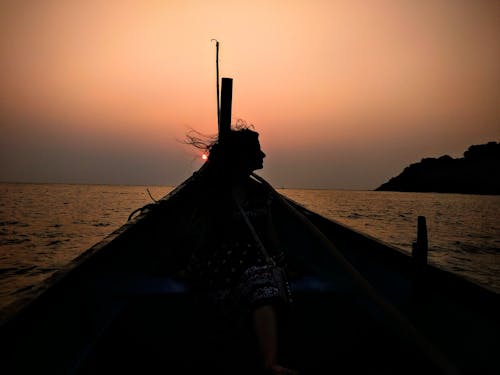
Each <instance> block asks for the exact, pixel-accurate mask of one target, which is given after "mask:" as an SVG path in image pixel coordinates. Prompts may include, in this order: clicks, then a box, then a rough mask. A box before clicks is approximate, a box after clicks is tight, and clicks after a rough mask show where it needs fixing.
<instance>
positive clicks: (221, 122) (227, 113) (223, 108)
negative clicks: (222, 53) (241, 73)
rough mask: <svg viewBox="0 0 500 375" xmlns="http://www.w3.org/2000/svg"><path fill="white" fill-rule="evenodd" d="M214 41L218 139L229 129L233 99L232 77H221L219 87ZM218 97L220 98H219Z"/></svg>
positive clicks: (216, 43) (222, 137)
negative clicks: (220, 86) (220, 87)
mask: <svg viewBox="0 0 500 375" xmlns="http://www.w3.org/2000/svg"><path fill="white" fill-rule="evenodd" d="M212 41H215V47H216V58H215V64H216V69H217V125H218V131H219V141H221V140H222V139H224V137H225V135H226V134H227V133H229V132H230V131H231V106H232V101H233V79H232V78H222V90H220V89H219V41H218V40H217V39H212ZM219 93H220V97H222V99H221V100H220V99H219V98H220V97H219Z"/></svg>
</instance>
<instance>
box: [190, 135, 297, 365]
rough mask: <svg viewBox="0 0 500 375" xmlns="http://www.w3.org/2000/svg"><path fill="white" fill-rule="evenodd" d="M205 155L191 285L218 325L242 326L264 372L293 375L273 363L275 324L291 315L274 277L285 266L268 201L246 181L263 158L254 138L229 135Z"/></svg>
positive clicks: (282, 281)
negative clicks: (250, 340)
mask: <svg viewBox="0 0 500 375" xmlns="http://www.w3.org/2000/svg"><path fill="white" fill-rule="evenodd" d="M191 143H193V144H198V146H199V142H191ZM208 149H209V157H208V161H207V163H206V165H205V168H204V171H203V176H202V178H201V179H202V181H201V183H200V198H199V204H197V212H198V215H196V216H197V217H198V218H199V221H198V224H194V225H193V228H197V229H195V232H196V233H197V236H198V242H197V245H196V246H195V249H194V252H193V254H192V256H191V259H190V262H189V266H188V270H187V275H188V280H190V282H191V284H192V285H193V287H194V289H195V290H197V291H198V292H201V294H202V295H203V296H204V298H205V299H206V301H208V302H207V303H208V304H209V305H211V306H212V307H213V309H214V310H215V311H216V314H218V315H219V316H220V317H221V319H220V320H222V321H223V322H226V323H227V324H230V322H242V321H243V322H246V323H247V325H246V327H247V329H248V330H249V331H253V334H254V335H253V337H254V339H256V340H255V341H256V343H257V349H259V350H258V351H259V352H260V354H261V359H262V363H261V368H262V369H263V370H264V371H266V373H270V374H295V373H296V372H295V371H292V370H289V369H287V368H285V367H282V366H280V365H279V361H278V349H279V348H278V321H279V320H280V319H281V317H282V314H284V313H285V312H286V311H287V309H288V304H289V301H290V295H289V288H288V282H287V280H286V276H284V273H282V274H281V277H277V276H276V275H280V272H279V270H284V267H285V263H284V254H283V251H282V247H281V245H280V242H279V239H278V237H277V234H276V232H275V230H274V225H273V220H272V216H271V205H272V204H273V195H272V193H271V192H269V191H268V190H267V189H265V188H264V186H262V185H261V184H259V183H257V182H256V181H255V180H253V179H252V178H251V177H250V174H251V173H252V172H253V171H254V170H256V169H261V168H262V167H263V159H264V157H265V156H266V155H265V154H264V153H263V152H262V150H261V148H260V143H259V140H258V133H257V132H255V131H252V130H250V129H248V128H243V129H239V130H231V131H230V132H229V133H228V134H227V135H225V137H224V139H223V140H222V141H219V142H214V143H213V144H211V145H208ZM195 221H196V219H195ZM261 247H264V248H265V250H264V251H262V248H261ZM266 253H267V254H268V257H267V256H266ZM273 264H274V265H275V266H274V265H273ZM276 269H279V270H278V272H277V271H275V270H276ZM240 327H241V325H240ZM229 345H231V343H229ZM223 360H224V359H223ZM242 365H243V364H242ZM240 372H242V371H241V369H238V368H235V369H234V373H235V374H237V373H240Z"/></svg>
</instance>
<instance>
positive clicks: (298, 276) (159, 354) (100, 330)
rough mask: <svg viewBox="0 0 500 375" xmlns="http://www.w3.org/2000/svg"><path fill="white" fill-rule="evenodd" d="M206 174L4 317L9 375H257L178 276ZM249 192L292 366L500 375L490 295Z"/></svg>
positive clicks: (1, 327)
mask: <svg viewBox="0 0 500 375" xmlns="http://www.w3.org/2000/svg"><path fill="white" fill-rule="evenodd" d="M224 82H226V87H227V83H228V81H223V95H222V96H223V102H224ZM229 105H230V100H229ZM221 117H222V118H226V119H227V118H228V116H227V112H225V113H223V114H221ZM229 119H230V115H229ZM204 173H205V169H204V166H202V167H201V168H200V170H199V171H197V172H195V173H194V174H193V175H192V176H191V177H190V178H188V179H187V180H186V181H184V182H183V183H182V184H180V185H179V186H178V187H177V188H175V189H174V190H173V191H172V192H170V193H169V194H168V195H167V196H165V197H164V198H162V199H160V200H159V201H157V202H155V203H151V204H149V205H147V206H145V207H143V208H142V209H141V210H139V211H137V212H136V213H134V215H131V218H130V220H129V221H128V222H127V223H125V224H124V225H123V226H121V227H120V228H118V229H117V230H115V231H114V232H113V233H111V234H110V235H109V236H107V237H106V238H104V239H103V240H102V241H100V242H99V243H97V244H96V245H94V246H92V247H91V248H89V249H88V250H86V251H85V252H83V253H82V254H81V255H80V256H79V257H77V258H76V259H74V260H73V261H72V262H71V263H69V264H68V265H67V266H66V267H65V268H64V269H62V270H60V271H58V272H57V273H55V274H54V275H53V276H51V277H50V278H49V279H47V280H45V281H44V282H42V283H41V284H39V285H37V286H35V287H33V288H32V289H31V290H29V291H27V292H25V293H24V295H23V298H22V299H20V300H18V301H16V302H15V303H14V304H11V305H9V306H8V307H7V308H6V309H5V310H4V311H3V312H2V315H1V317H0V318H1V322H0V353H1V354H0V356H1V368H2V373H4V374H32V373H43V374H81V375H86V374H109V373H140V374H148V373H157V372H162V373H165V374H199V373H214V374H224V373H232V374H257V373H258V371H259V370H258V367H257V365H256V360H255V356H256V347H255V345H254V343H253V341H252V339H251V338H250V337H249V336H248V335H247V336H245V332H235V331H232V330H230V329H226V330H220V329H219V327H221V322H220V321H216V319H217V318H216V317H214V315H213V314H210V312H209V311H208V312H207V310H205V309H204V308H203V307H204V305H203V302H200V300H199V299H198V298H197V296H196V294H195V293H192V291H191V290H190V288H189V287H188V285H187V284H186V283H185V282H184V281H183V279H182V277H181V276H182V268H183V267H182V265H183V264H185V263H186V253H185V252H183V251H181V250H179V249H182V241H183V239H184V238H183V236H182V235H180V233H185V232H186V226H187V224H186V223H188V222H189V216H190V214H191V212H193V209H194V207H195V205H196V202H197V199H198V198H199V196H200V192H201V189H202V186H203V185H202V184H201V183H200V181H201V180H202V177H203V175H204ZM253 183H255V184H259V185H261V186H262V187H263V188H265V189H269V191H270V192H271V193H272V194H274V195H275V197H276V198H277V201H278V202H279V204H278V205H277V206H276V208H275V209H274V211H273V218H274V221H275V223H276V226H277V231H278V233H279V234H280V237H281V238H282V239H283V241H284V244H285V249H286V256H287V261H288V273H289V278H290V287H291V290H292V296H293V303H292V307H291V311H290V314H289V319H288V320H287V322H286V324H285V325H284V327H283V334H284V336H283V337H284V340H283V342H282V344H283V345H281V346H280V347H281V348H282V352H281V353H280V355H281V356H282V358H283V359H284V362H285V363H287V364H288V365H290V367H292V368H296V369H298V370H299V373H300V374H330V373H331V374H335V373H359V372H360V371H369V372H370V373H384V374H417V373H418V374H422V373H425V374H478V373H480V374H498V373H500V358H499V356H498V353H500V340H499V338H500V303H499V302H500V297H499V295H498V294H497V293H496V292H494V291H493V290H490V289H488V288H486V287H483V286H480V285H477V284H476V283H474V282H473V281H471V280H468V279H465V278H463V277H460V276H457V275H455V274H452V273H450V272H448V271H445V270H443V269H440V268H438V267H437V266H435V265H432V264H426V262H422V261H420V260H418V259H419V257H418V256H415V257H411V256H409V255H408V254H406V253H404V252H402V251H401V250H399V249H397V248H394V247H391V246H389V245H387V244H384V243H382V242H381V241H378V240H376V239H374V238H372V237H370V236H367V235H365V234H363V233H360V232H358V231H355V230H353V229H351V228H348V227H346V226H345V225H342V224H340V223H338V222H335V221H333V220H330V219H327V218H325V217H322V216H321V215H319V214H317V213H315V212H312V211H310V210H309V209H307V208H305V207H303V206H302V205H300V204H299V203H297V202H294V201H292V200H290V199H288V198H286V197H284V196H283V195H281V194H279V193H278V192H276V191H275V190H274V189H273V188H272V186H271V185H269V184H268V183H267V182H266V181H265V180H264V179H262V178H261V177H259V176H258V175H253ZM417 253H418V252H416V254H417ZM222 325H223V324H222Z"/></svg>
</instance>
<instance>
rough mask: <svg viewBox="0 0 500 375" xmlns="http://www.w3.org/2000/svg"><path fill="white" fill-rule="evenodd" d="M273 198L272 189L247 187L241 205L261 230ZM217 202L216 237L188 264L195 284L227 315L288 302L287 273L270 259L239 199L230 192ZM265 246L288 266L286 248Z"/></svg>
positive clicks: (282, 265)
mask: <svg viewBox="0 0 500 375" xmlns="http://www.w3.org/2000/svg"><path fill="white" fill-rule="evenodd" d="M272 203H273V198H272V196H271V194H270V193H268V192H267V191H264V190H263V189H262V188H261V187H258V186H250V187H249V192H248V194H247V199H246V201H245V202H243V204H242V208H243V210H244V211H245V214H246V215H247V217H248V218H249V220H250V222H251V223H252V225H253V226H254V228H255V229H256V231H257V233H262V232H263V231H264V230H265V226H266V225H269V223H270V212H271V206H272ZM216 207H217V208H218V210H217V211H218V212H217V213H216V215H215V217H214V222H216V223H217V228H214V229H213V230H214V231H215V233H216V235H214V236H213V237H214V240H212V241H209V244H208V246H203V247H202V248H200V249H198V250H197V251H195V252H194V253H193V255H192V257H191V260H190V264H189V267H188V274H189V276H190V279H191V280H192V282H193V285H194V286H195V288H196V289H198V290H200V291H202V292H203V293H204V294H205V295H206V296H207V297H208V299H209V300H210V301H211V302H212V303H213V304H215V305H216V306H217V307H218V308H219V309H221V310H222V311H223V312H224V313H229V314H230V313H234V312H237V311H241V310H246V311H251V310H252V309H254V308H256V307H258V306H261V305H265V304H274V305H286V304H287V302H288V301H290V295H289V287H288V283H287V281H286V277H284V273H281V276H278V277H277V273H278V274H279V272H276V271H275V270H274V269H273V268H274V267H271V266H270V265H269V264H268V263H267V262H266V258H265V256H264V254H262V251H261V250H260V249H259V247H258V246H257V244H256V241H255V239H254V237H253V236H252V233H251V231H250V229H249V227H248V225H247V223H246V222H245V220H244V218H243V217H242V214H241V212H240V211H239V209H238V207H237V205H236V203H235V202H234V201H233V200H232V199H231V197H230V196H229V197H227V196H226V198H225V199H224V201H223V202H222V201H221V202H219V203H218V204H217V206H216ZM259 237H261V236H260V235H259ZM264 237H265V236H262V237H261V238H264ZM266 250H267V253H268V254H269V256H270V257H271V258H272V259H273V260H274V262H275V263H276V264H277V265H278V266H280V268H281V269H284V267H285V264H284V263H285V262H284V254H283V252H282V251H281V250H280V249H276V248H275V247H274V246H266Z"/></svg>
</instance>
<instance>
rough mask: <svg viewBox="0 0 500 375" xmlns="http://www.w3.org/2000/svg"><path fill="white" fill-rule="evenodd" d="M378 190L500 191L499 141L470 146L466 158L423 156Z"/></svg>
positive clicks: (496, 192) (470, 192)
mask: <svg viewBox="0 0 500 375" xmlns="http://www.w3.org/2000/svg"><path fill="white" fill-rule="evenodd" d="M375 190H377V191H405V192H410V191H411V192H437V193H462V194H494V195H499V194H500V143H497V142H489V143H486V144H482V145H473V146H470V147H469V148H468V149H467V151H465V152H464V156H463V158H457V159H454V158H452V157H450V156H449V155H444V156H441V157H439V158H424V159H422V160H421V161H420V162H418V163H414V164H411V165H410V166H409V167H406V168H405V169H404V170H403V172H401V173H400V174H399V175H398V176H396V177H393V178H391V179H390V180H389V181H388V182H386V183H384V184H382V185H381V186H379V187H378V188H377V189H375Z"/></svg>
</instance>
